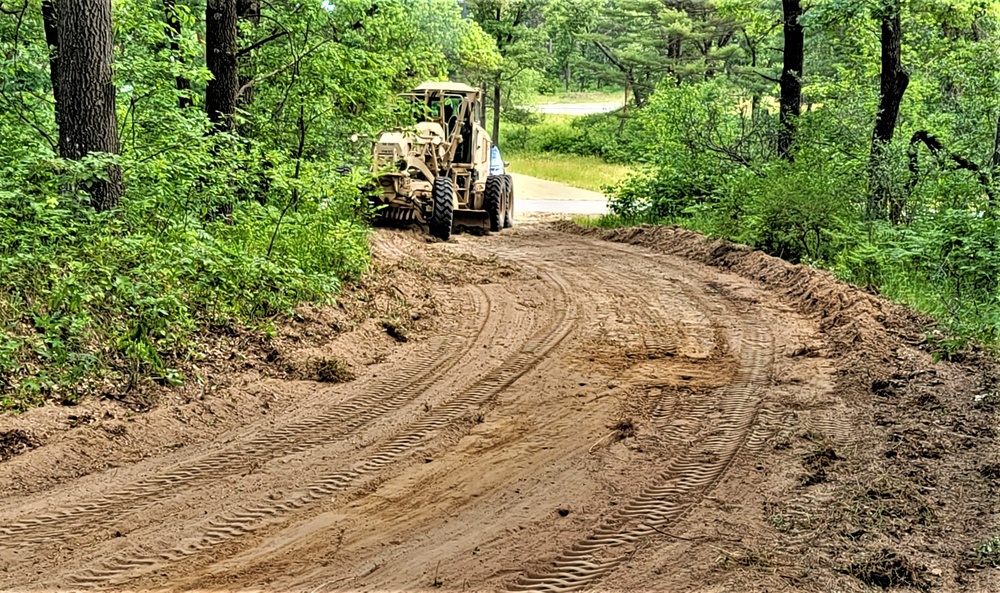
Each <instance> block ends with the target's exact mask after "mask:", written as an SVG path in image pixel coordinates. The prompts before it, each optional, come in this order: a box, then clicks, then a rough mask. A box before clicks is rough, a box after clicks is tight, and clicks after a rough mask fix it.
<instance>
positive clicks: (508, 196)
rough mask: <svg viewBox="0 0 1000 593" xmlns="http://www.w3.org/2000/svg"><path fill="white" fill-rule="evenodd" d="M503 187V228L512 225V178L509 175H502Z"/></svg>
mask: <svg viewBox="0 0 1000 593" xmlns="http://www.w3.org/2000/svg"><path fill="white" fill-rule="evenodd" d="M503 180H504V185H505V186H506V187H505V189H506V190H507V191H506V192H504V197H505V200H504V204H505V206H504V217H503V228H505V229H509V228H511V227H513V226H514V179H513V178H512V177H511V176H510V175H506V174H505V175H503Z"/></svg>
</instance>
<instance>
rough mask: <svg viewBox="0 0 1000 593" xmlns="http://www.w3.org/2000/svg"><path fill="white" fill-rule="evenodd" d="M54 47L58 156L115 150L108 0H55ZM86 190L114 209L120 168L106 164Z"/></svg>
mask: <svg viewBox="0 0 1000 593" xmlns="http://www.w3.org/2000/svg"><path fill="white" fill-rule="evenodd" d="M58 48H59V52H58V70H57V84H56V89H58V91H57V94H56V101H57V107H56V113H57V117H58V118H59V154H60V155H62V156H63V158H68V159H75V160H76V159H81V158H83V157H85V156H87V155H88V154H91V153H95V152H100V153H110V154H115V155H116V154H119V153H120V147H119V143H118V117H117V114H116V112H115V87H114V83H113V81H112V74H111V62H112V58H113V46H112V32H111V0H59V3H58ZM87 191H88V193H89V194H90V203H91V205H92V206H93V207H94V208H95V209H97V210H98V211H103V210H107V209H109V208H113V207H115V205H117V204H118V200H119V199H120V198H121V195H122V193H123V191H124V186H123V184H122V172H121V168H120V167H118V166H116V165H113V166H109V167H108V170H107V179H104V180H102V179H95V180H93V182H92V183H91V185H90V187H89V188H88V190H87Z"/></svg>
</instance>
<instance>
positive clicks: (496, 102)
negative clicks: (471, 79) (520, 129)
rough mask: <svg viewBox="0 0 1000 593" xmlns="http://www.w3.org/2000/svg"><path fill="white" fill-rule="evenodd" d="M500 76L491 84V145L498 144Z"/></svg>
mask: <svg viewBox="0 0 1000 593" xmlns="http://www.w3.org/2000/svg"><path fill="white" fill-rule="evenodd" d="M500 94H501V88H500V76H499V75H498V76H497V79H496V81H495V82H494V83H493V145H494V146H497V145H499V144H500Z"/></svg>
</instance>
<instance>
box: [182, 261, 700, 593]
mask: <svg viewBox="0 0 1000 593" xmlns="http://www.w3.org/2000/svg"><path fill="white" fill-rule="evenodd" d="M559 270H560V274H562V275H563V277H564V278H565V280H566V282H567V284H568V285H569V286H570V294H571V295H572V298H573V300H574V301H576V302H577V304H578V305H577V306H578V307H579V308H580V310H581V311H586V314H585V315H584V316H583V318H584V319H587V321H588V322H589V323H588V325H589V326H590V331H586V330H582V331H574V334H573V338H572V343H578V342H579V341H580V340H583V341H585V342H588V343H589V344H594V343H596V342H603V341H604V340H605V339H613V340H614V341H615V342H616V343H618V344H619V346H620V347H622V348H624V349H625V350H626V351H629V352H632V351H633V350H634V351H635V358H636V360H638V361H642V360H646V358H647V355H649V356H650V357H656V358H663V357H668V356H672V355H673V354H674V353H675V352H676V351H677V348H678V346H679V344H680V341H679V340H678V339H676V338H675V337H674V335H673V334H675V333H676V331H666V332H665V331H664V330H666V329H667V327H668V326H671V325H672V324H674V323H676V321H677V319H678V305H681V307H682V308H683V303H684V301H681V302H680V303H674V304H673V308H672V309H665V308H663V307H661V306H658V304H657V303H655V302H653V300H650V299H649V298H646V296H645V295H643V294H642V293H641V292H637V291H635V290H633V289H632V287H633V285H634V282H633V278H632V277H631V276H629V277H626V276H623V275H615V276H614V278H615V280H614V281H613V282H612V281H609V277H610V275H611V274H614V272H613V271H611V270H608V271H607V272H604V271H598V270H594V269H592V268H590V267H587V266H573V265H566V264H563V265H560V266H559ZM595 286H601V287H602V289H601V290H600V291H594V290H593V288H594V287H595ZM584 295H585V296H584ZM680 316H681V317H684V318H694V319H696V320H697V319H701V318H702V317H703V316H702V315H701V314H700V312H698V311H693V310H691V311H685V312H684V313H682V314H681V315H680ZM623 328H631V329H633V330H634V333H633V334H632V335H630V334H627V333H622V331H621V330H622V329H623ZM698 331H699V332H701V330H700V329H699V330H698ZM703 333H704V334H705V335H703V336H701V337H700V338H699V341H700V340H701V339H711V338H712V336H713V334H714V331H713V330H712V329H711V328H705V331H704V332H703ZM602 336H605V337H602ZM560 351H561V352H563V353H565V349H561V350H560ZM551 362H552V361H551V360H550V361H549V363H551ZM537 372H538V371H536V373H537ZM543 372H544V371H543ZM527 384H530V381H529V382H527ZM518 385H519V386H521V384H518ZM520 388H521V389H526V388H527V387H520ZM512 391H513V390H512ZM508 393H509V394H510V395H512V396H513V397H517V395H516V394H514V393H510V392H508ZM542 401H545V400H544V398H539V400H538V405H543V404H542V403H541V402H542ZM553 404H554V402H553ZM510 405H512V402H505V407H506V406H510ZM554 405H555V404H554ZM546 408H548V406H547V405H546ZM534 421H535V422H539V423H542V424H544V425H545V426H546V430H547V432H549V433H555V434H565V433H568V434H572V433H573V432H574V427H575V428H576V429H577V431H578V430H579V428H580V423H581V422H583V421H584V419H583V418H581V417H580V416H576V417H569V416H560V415H556V416H555V417H551V416H550V417H549V418H548V419H547V420H543V419H542V418H540V417H534ZM536 438H537V437H530V436H528V437H527V441H534V440H536ZM527 441H522V440H520V439H517V440H514V441H507V442H506V443H505V444H506V445H507V446H512V445H513V443H515V442H516V443H518V444H519V445H516V446H523V443H524V442H527ZM590 443H591V441H590V440H588V441H587V442H586V444H582V448H581V447H576V448H575V449H577V450H576V453H579V454H582V455H583V456H584V457H587V456H588V453H587V446H588V445H589V444H590ZM526 447H527V449H531V447H530V446H526ZM539 447H540V448H541V449H542V450H548V451H549V452H550V453H551V450H552V449H553V448H555V444H554V442H552V441H546V443H545V446H541V445H540V446H539ZM480 452H483V450H480ZM434 457H435V459H437V458H438V457H439V454H435V455H434ZM328 508H329V505H328ZM331 512H334V511H331ZM272 537H275V536H272ZM386 537H389V536H386ZM279 539H280V537H279ZM273 545H276V544H274V540H273V539H272V540H270V541H267V540H265V541H264V542H263V543H262V544H261V545H260V546H259V547H257V548H255V549H253V550H248V551H245V552H244V553H242V554H240V555H239V556H237V557H232V558H230V559H227V560H226V561H224V562H223V563H221V564H220V565H213V567H212V568H211V569H208V570H206V571H205V572H204V573H201V574H202V576H201V578H200V579H195V580H192V581H185V584H190V585H192V586H193V587H196V588H212V587H215V586H218V585H219V584H221V583H229V582H234V581H232V580H230V579H235V582H247V581H246V580H244V579H247V578H252V577H250V576H249V575H252V574H255V571H257V570H266V568H264V565H266V564H269V563H271V562H274V561H275V558H274V557H275V556H276V555H278V554H275V553H274V548H273V547H271V546H273ZM264 549H266V550H268V552H270V553H265V552H264V551H263V550H264ZM281 555H283V556H285V557H286V558H288V559H292V558H297V557H299V555H298V554H296V553H295V552H292V551H287V550H285V551H283V552H282V553H281ZM263 557H266V558H267V559H266V560H264V559H262V558H263ZM295 561H297V562H298V561H300V560H298V559H296V560H295ZM258 563H260V564H258ZM378 565H382V566H391V561H390V560H388V559H386V558H380V559H379V561H378V562H376V563H375V564H374V565H373V566H378ZM340 569H341V570H344V571H348V572H350V571H353V572H355V573H369V574H370V573H371V571H372V569H371V568H366V567H364V566H358V567H352V566H351V561H350V560H347V559H344V561H343V564H342V565H340ZM375 570H377V569H375ZM257 574H259V573H257ZM329 580H330V579H329V578H328V577H327V576H326V575H324V576H322V577H319V578H318V579H316V580H313V579H310V578H306V579H303V580H301V581H291V582H283V583H282V584H281V585H276V587H277V588H279V589H283V588H291V589H295V590H320V589H321V588H322V586H323V585H325V584H328V582H329Z"/></svg>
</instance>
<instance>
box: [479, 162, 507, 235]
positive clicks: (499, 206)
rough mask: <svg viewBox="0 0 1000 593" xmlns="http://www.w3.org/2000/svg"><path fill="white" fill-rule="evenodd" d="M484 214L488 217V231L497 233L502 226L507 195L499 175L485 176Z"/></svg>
mask: <svg viewBox="0 0 1000 593" xmlns="http://www.w3.org/2000/svg"><path fill="white" fill-rule="evenodd" d="M483 197H484V202H485V207H486V214H487V216H489V219H490V232H493V233H497V232H500V229H502V228H503V223H504V213H505V210H504V207H505V202H506V199H505V198H506V197H507V184H506V183H505V182H504V179H503V176H501V175H490V176H489V177H487V178H486V193H485V195H484V196H483Z"/></svg>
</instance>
